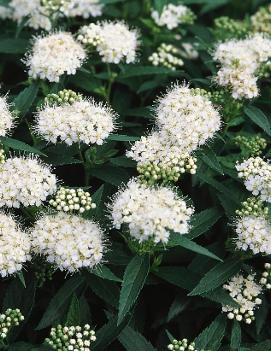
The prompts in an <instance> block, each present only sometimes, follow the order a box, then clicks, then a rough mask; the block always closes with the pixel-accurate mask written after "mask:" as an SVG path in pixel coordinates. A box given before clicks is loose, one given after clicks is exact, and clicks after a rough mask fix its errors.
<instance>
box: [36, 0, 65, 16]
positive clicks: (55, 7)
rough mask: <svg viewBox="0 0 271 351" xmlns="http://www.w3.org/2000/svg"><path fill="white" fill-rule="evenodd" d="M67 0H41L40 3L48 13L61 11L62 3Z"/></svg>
mask: <svg viewBox="0 0 271 351" xmlns="http://www.w3.org/2000/svg"><path fill="white" fill-rule="evenodd" d="M68 2H69V0H42V1H41V5H42V6H44V8H45V9H46V10H47V11H48V13H49V14H54V13H55V12H58V11H62V10H63V5H65V4H67V3H68Z"/></svg>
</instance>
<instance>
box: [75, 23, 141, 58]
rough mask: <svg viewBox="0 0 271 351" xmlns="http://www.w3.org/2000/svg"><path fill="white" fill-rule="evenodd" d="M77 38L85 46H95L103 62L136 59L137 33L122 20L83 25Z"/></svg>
mask: <svg viewBox="0 0 271 351" xmlns="http://www.w3.org/2000/svg"><path fill="white" fill-rule="evenodd" d="M78 40H79V41H80V42H82V43H83V44H84V45H86V46H90V47H91V48H93V47H95V48H96V50H97V52H98V54H99V55H100V56H101V58H102V61H103V62H107V63H116V64H118V63H120V62H121V61H124V62H125V63H132V62H134V61H135V60H136V51H137V48H138V33H137V31H136V30H132V29H130V28H129V27H128V26H127V24H125V23H124V22H106V21H104V22H101V23H98V24H94V23H91V24H90V25H88V26H83V27H82V28H81V29H80V31H79V35H78Z"/></svg>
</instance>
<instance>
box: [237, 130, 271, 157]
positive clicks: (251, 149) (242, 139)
mask: <svg viewBox="0 0 271 351" xmlns="http://www.w3.org/2000/svg"><path fill="white" fill-rule="evenodd" d="M234 142H235V144H236V145H238V146H240V147H241V148H243V149H245V151H246V152H247V153H249V155H250V156H259V155H260V154H261V153H262V151H263V150H264V149H265V148H266V146H267V142H266V140H265V139H264V138H261V137H260V136H259V135H256V136H252V137H246V136H244V135H238V136H236V137H235V138H234Z"/></svg>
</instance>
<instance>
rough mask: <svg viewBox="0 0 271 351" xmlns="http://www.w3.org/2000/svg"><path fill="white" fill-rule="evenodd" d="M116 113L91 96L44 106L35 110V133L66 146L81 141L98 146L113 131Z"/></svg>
mask: <svg viewBox="0 0 271 351" xmlns="http://www.w3.org/2000/svg"><path fill="white" fill-rule="evenodd" d="M115 119H116V114H115V113H114V112H113V111H112V110H111V109H110V108H109V107H107V106H104V105H102V104H100V103H96V102H95V101H94V100H93V99H91V100H87V99H85V100H84V99H82V100H80V101H75V102H73V103H71V104H69V103H67V104H62V105H60V106H57V105H53V106H49V105H47V106H45V108H44V109H42V110H40V111H39V112H38V113H37V124H36V127H35V128H36V132H37V133H38V134H39V135H41V136H42V137H43V138H44V139H46V140H48V141H50V142H52V143H54V144H55V143H57V141H63V142H65V143H66V144H68V145H71V144H73V143H80V142H83V143H85V144H98V145H101V144H102V143H103V142H104V140H105V139H106V138H107V137H108V136H109V134H110V133H111V132H112V131H113V130H114V128H115V126H114V122H115Z"/></svg>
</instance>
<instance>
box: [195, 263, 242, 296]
mask: <svg viewBox="0 0 271 351" xmlns="http://www.w3.org/2000/svg"><path fill="white" fill-rule="evenodd" d="M240 268H241V264H240V259H238V258H228V259H227V260H225V261H224V262H223V263H218V264H217V265H216V266H214V267H213V268H212V269H211V270H210V271H209V272H207V273H206V274H205V275H204V277H203V278H202V279H201V280H200V282H199V283H198V285H197V286H196V287H195V288H194V289H193V290H192V291H191V293H190V294H189V295H190V296H195V295H201V294H203V293H206V292H208V291H212V290H214V289H216V288H217V287H219V286H221V285H222V284H223V283H225V282H226V281H227V280H228V279H229V278H231V277H232V276H233V275H234V274H236V273H237V272H238V271H239V270H240Z"/></svg>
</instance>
